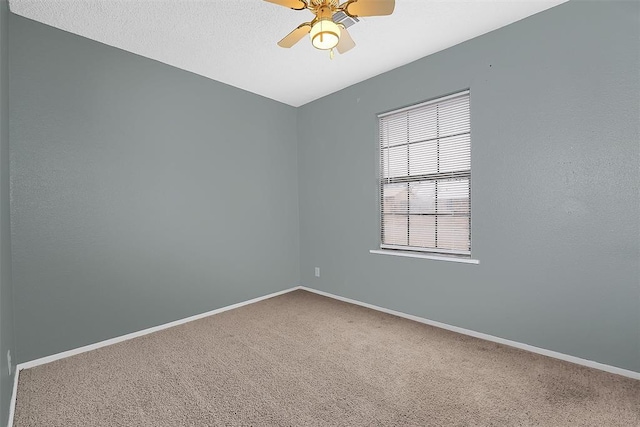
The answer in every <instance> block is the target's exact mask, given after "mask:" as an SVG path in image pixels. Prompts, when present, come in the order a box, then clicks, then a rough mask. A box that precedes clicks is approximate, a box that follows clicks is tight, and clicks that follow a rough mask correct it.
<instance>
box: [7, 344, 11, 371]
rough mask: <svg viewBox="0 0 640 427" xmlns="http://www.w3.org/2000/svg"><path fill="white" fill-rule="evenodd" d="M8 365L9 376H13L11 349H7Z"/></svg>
mask: <svg viewBox="0 0 640 427" xmlns="http://www.w3.org/2000/svg"><path fill="white" fill-rule="evenodd" d="M7 367H8V368H9V376H11V350H7Z"/></svg>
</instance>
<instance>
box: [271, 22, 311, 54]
mask: <svg viewBox="0 0 640 427" xmlns="http://www.w3.org/2000/svg"><path fill="white" fill-rule="evenodd" d="M309 31H311V23H310V22H305V23H304V24H300V25H298V28H296V29H295V30H293V31H291V32H290V33H289V34H287V35H286V36H285V37H284V38H283V39H282V40H280V41H279V42H278V46H280V47H286V48H290V47H291V46H293V45H294V44H296V43H298V42H299V41H300V39H301V38H303V37H304V36H305V35H307V34H309Z"/></svg>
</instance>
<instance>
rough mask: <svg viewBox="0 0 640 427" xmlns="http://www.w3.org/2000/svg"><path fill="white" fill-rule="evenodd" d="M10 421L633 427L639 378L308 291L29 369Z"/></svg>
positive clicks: (639, 401)
mask: <svg viewBox="0 0 640 427" xmlns="http://www.w3.org/2000/svg"><path fill="white" fill-rule="evenodd" d="M14 425H15V426H19V427H24V426H47V427H52V426H65V427H71V426H83V427H85V426H95V427H97V426H109V427H113V426H215V425H243V426H245V425H247V426H248V425H252V426H262V425H276V426H307V425H310V426H332V425H340V426H405V425H411V426H534V425H535V426H554V427H555V426H599V427H600V426H638V425H640V381H636V380H632V379H628V378H624V377H621V376H617V375H613V374H608V373H605V372H601V371H597V370H592V369H589V368H585V367H581V366H577V365H573V364H570V363H566V362H562V361H558V360H555V359H550V358H547V357H544V356H540V355H536V354H532V353H528V352H524V351H521V350H516V349H513V348H510V347H506V346H502V345H498V344H494V343H491V342H487V341H482V340H479V339H475V338H471V337H468V336H464V335H459V334H455V333H452V332H448V331H445V330H441V329H437V328H433V327H430V326H426V325H423V324H420V323H415V322H412V321H409V320H405V319H401V318H397V317H394V316H390V315H386V314H383V313H379V312H376V311H373V310H369V309H365V308H362V307H358V306H354V305H350V304H346V303H342V302H339V301H335V300H332V299H328V298H325V297H322V296H318V295H316V294H312V293H308V292H305V291H295V292H292V293H289V294H285V295H282V296H279V297H276V298H272V299H269V300H265V301H262V302H259V303H256V304H252V305H249V306H245V307H242V308H239V309H236V310H232V311H228V312H224V313H221V314H218V315H215V316H211V317H208V318H205V319H203V320H198V321H195V322H191V323H187V324H184V325H182V326H177V327H174V328H171V329H167V330H164V331H161V332H156V333H154V334H150V335H146V336H144V337H140V338H136V339H134V340H130V341H126V342H123V343H120V344H115V345H112V346H109V347H104V348H102V349H99V350H94V351H91V352H88V353H84V354H81V355H78V356H74V357H71V358H67V359H63V360H59V361H57V362H53V363H50V364H47V365H43V366H39V367H36V368H32V369H28V370H23V371H22V372H21V373H20V381H19V384H18V394H17V407H16V417H15V424H14Z"/></svg>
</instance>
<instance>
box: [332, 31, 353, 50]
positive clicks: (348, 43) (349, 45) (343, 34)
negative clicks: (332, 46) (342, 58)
mask: <svg viewBox="0 0 640 427" xmlns="http://www.w3.org/2000/svg"><path fill="white" fill-rule="evenodd" d="M355 46H356V42H354V41H353V39H352V38H351V34H349V32H348V31H347V29H346V28H340V41H339V42H338V45H337V46H336V49H338V52H340V54H341V55H342V54H343V53H346V52H348V51H350V50H351V49H353V48H354V47H355Z"/></svg>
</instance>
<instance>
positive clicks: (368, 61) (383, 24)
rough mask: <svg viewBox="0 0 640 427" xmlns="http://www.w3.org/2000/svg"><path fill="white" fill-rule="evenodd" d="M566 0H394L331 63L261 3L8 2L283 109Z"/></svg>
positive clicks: (278, 10) (282, 15) (291, 22)
mask: <svg viewBox="0 0 640 427" xmlns="http://www.w3.org/2000/svg"><path fill="white" fill-rule="evenodd" d="M565 1H566V0H397V1H396V9H395V12H394V13H393V15H391V16H384V17H370V18H361V19H360V22H358V23H356V24H355V25H353V26H352V27H350V28H349V32H350V34H351V36H352V37H353V39H354V40H355V42H356V44H357V46H356V47H355V48H354V49H353V50H351V51H350V52H347V53H346V54H345V55H338V54H336V56H335V58H334V59H333V60H330V59H329V56H328V54H327V52H325V51H319V50H316V49H314V48H313V47H312V46H311V43H310V42H309V39H308V38H306V37H305V38H303V39H302V40H301V41H300V42H299V43H298V44H297V45H295V46H294V47H293V48H291V49H283V48H280V47H278V46H277V45H276V42H277V41H278V40H280V39H281V38H282V37H284V36H285V35H286V34H288V33H289V32H290V31H291V30H293V29H294V28H295V27H296V26H297V25H298V24H300V23H302V22H305V21H309V20H310V18H312V16H313V15H312V14H311V13H310V12H309V11H306V10H303V11H294V10H291V9H287V8H284V7H281V6H277V5H274V4H272V3H267V2H264V1H262V0H10V8H11V11H13V12H14V13H16V14H18V15H22V16H24V17H26V18H30V19H33V20H36V21H39V22H42V23H45V24H48V25H51V26H54V27H57V28H60V29H63V30H66V31H69V32H72V33H75V34H79V35H81V36H84V37H87V38H90V39H93V40H97V41H99V42H102V43H105V44H107V45H110V46H115V47H118V48H121V49H124V50H127V51H130V52H134V53H137V54H139V55H142V56H146V57H149V58H153V59H156V60H158V61H161V62H164V63H167V64H170V65H173V66H175V67H178V68H182V69H184V70H188V71H191V72H194V73H197V74H201V75H203V76H206V77H209V78H212V79H214V80H218V81H221V82H224V83H227V84H229V85H232V86H236V87H239V88H241V89H245V90H248V91H250V92H254V93H257V94H259V95H263V96H266V97H268V98H272V99H275V100H278V101H281V102H284V103H287V104H290V105H293V106H300V105H302V104H305V103H307V102H310V101H312V100H314V99H317V98H320V97H322V96H325V95H328V94H330V93H332V92H335V91H337V90H340V89H342V88H344V87H347V86H349V85H352V84H354V83H357V82H359V81H362V80H365V79H367V78H369V77H373V76H375V75H378V74H380V73H383V72H385V71H388V70H391V69H393V68H396V67H398V66H401V65H403V64H407V63H409V62H411V61H414V60H416V59H419V58H421V57H423V56H426V55H429V54H432V53H435V52H438V51H440V50H443V49H446V48H448V47H450V46H453V45H456V44H458V43H460V42H463V41H465V40H469V39H471V38H473V37H476V36H479V35H481V34H484V33H487V32H489V31H492V30H495V29H497V28H500V27H502V26H505V25H508V24H510V23H512V22H515V21H518V20H520V19H522V18H525V17H527V16H530V15H532V14H535V13H537V12H540V11H542V10H545V9H548V8H550V7H553V6H556V5H558V4H560V3H564V2H565Z"/></svg>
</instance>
